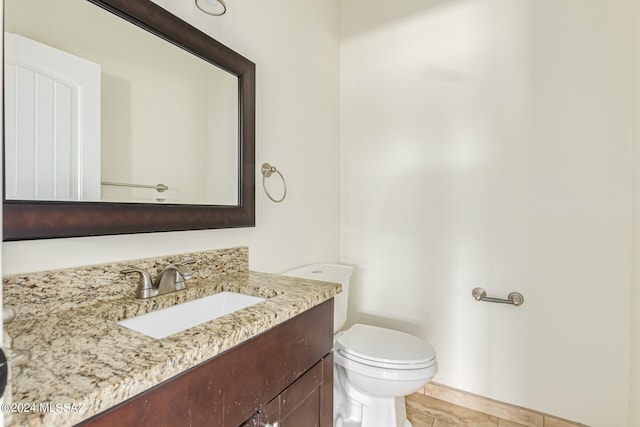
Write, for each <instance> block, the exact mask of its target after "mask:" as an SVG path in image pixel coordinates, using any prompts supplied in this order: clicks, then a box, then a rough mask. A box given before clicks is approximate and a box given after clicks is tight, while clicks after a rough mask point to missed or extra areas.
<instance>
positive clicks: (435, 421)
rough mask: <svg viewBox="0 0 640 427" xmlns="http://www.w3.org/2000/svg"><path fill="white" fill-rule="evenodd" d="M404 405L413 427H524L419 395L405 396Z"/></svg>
mask: <svg viewBox="0 0 640 427" xmlns="http://www.w3.org/2000/svg"><path fill="white" fill-rule="evenodd" d="M406 403H407V418H409V421H411V423H412V424H413V427H525V426H524V425H523V424H518V423H514V422H511V421H507V420H502V419H499V418H496V417H494V416H492V415H487V414H483V413H482V412H477V411H473V410H471V409H467V408H463V407H461V406H456V405H453V404H451V403H448V402H444V401H442V400H438V399H434V398H433V397H429V396H425V395H423V394H419V393H415V394H412V395H410V396H407V397H406Z"/></svg>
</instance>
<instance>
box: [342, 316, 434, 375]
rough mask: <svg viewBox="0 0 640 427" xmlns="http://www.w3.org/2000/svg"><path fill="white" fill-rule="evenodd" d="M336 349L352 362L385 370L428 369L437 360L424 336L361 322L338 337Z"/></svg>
mask: <svg viewBox="0 0 640 427" xmlns="http://www.w3.org/2000/svg"><path fill="white" fill-rule="evenodd" d="M334 350H335V351H336V352H337V353H338V354H339V355H340V356H342V357H344V358H345V359H348V360H350V361H352V362H357V363H361V364H364V365H367V366H372V367H376V368H383V369H393V370H414V369H425V368H429V367H431V366H433V365H435V364H436V363H437V361H436V354H435V350H434V349H433V347H431V345H429V344H428V343H427V342H425V341H423V340H421V339H420V338H417V337H414V336H412V335H409V334H405V333H403V332H399V331H395V330H392V329H386V328H380V327H377V326H371V325H362V324H358V323H356V324H355V325H353V326H352V327H351V328H349V329H348V330H347V331H346V332H344V333H343V334H341V335H340V336H338V337H337V339H336V342H335V346H334Z"/></svg>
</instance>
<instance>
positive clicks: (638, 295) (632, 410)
mask: <svg viewBox="0 0 640 427" xmlns="http://www.w3.org/2000/svg"><path fill="white" fill-rule="evenodd" d="M634 4H635V34H634V36H635V37H634V41H635V56H634V59H635V62H634V68H633V76H634V81H633V83H634V92H633V112H634V116H633V119H634V120H633V125H634V126H633V150H632V152H633V156H632V164H633V210H632V214H633V216H632V218H633V234H632V236H633V246H632V251H631V260H632V264H631V266H632V276H631V278H632V282H631V298H630V306H631V352H630V357H629V360H630V372H629V382H630V383H629V386H630V387H629V427H640V74H638V73H640V0H635V2H634Z"/></svg>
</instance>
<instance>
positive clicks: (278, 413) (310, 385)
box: [260, 355, 333, 427]
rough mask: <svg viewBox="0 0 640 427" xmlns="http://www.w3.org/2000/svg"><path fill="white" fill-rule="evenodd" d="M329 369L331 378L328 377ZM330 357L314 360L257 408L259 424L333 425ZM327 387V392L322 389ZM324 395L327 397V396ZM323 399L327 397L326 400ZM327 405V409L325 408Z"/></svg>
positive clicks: (272, 426)
mask: <svg viewBox="0 0 640 427" xmlns="http://www.w3.org/2000/svg"><path fill="white" fill-rule="evenodd" d="M327 370H329V371H330V372H331V373H330V377H329V378H325V377H327ZM332 376H333V366H332V357H331V355H328V357H327V358H325V359H323V360H321V361H320V362H318V363H316V364H315V365H314V366H313V368H311V369H309V371H307V372H306V373H305V374H304V375H303V376H302V377H300V378H299V379H298V380H297V381H296V382H294V383H293V384H292V385H291V386H289V387H288V388H287V389H286V390H284V391H283V392H282V393H281V394H280V395H279V396H278V397H276V398H275V399H274V400H272V401H271V402H269V403H268V404H267V405H265V407H264V408H263V409H262V410H261V411H260V426H261V427H299V426H305V427H329V426H331V424H332V420H331V415H329V416H328V417H327V415H328V414H331V413H332V411H331V408H332V403H333V402H332V401H331V400H332V399H331V396H332V395H331V391H332V390H331V388H332V387H333V382H332V381H331V378H332ZM327 388H328V390H329V393H325V391H326V390H327ZM327 397H328V398H329V399H327ZM326 400H329V401H328V402H327V401H326ZM327 404H328V405H329V410H327V408H326V407H325V406H326V405H327Z"/></svg>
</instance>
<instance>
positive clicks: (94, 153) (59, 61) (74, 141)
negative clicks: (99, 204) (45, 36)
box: [5, 33, 100, 200]
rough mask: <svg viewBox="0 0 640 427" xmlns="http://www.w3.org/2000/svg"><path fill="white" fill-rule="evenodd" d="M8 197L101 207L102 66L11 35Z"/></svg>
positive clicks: (7, 40)
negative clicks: (87, 202)
mask: <svg viewBox="0 0 640 427" xmlns="http://www.w3.org/2000/svg"><path fill="white" fill-rule="evenodd" d="M5 49H6V52H5V73H6V76H5V91H6V94H5V103H6V106H7V109H6V110H7V111H6V129H5V134H6V141H5V144H6V156H7V158H6V179H7V182H6V192H7V193H6V194H7V199H19V200H100V66H99V65H98V64H95V63H92V62H90V61H87V60H85V59H83V58H79V57H77V56H74V55H71V54H69V53H67V52H63V51H60V50H58V49H55V48H52V47H50V46H47V45H44V44H42V43H38V42H36V41H34V40H30V39H28V38H25V37H22V36H19V35H16V34H10V33H5Z"/></svg>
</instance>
